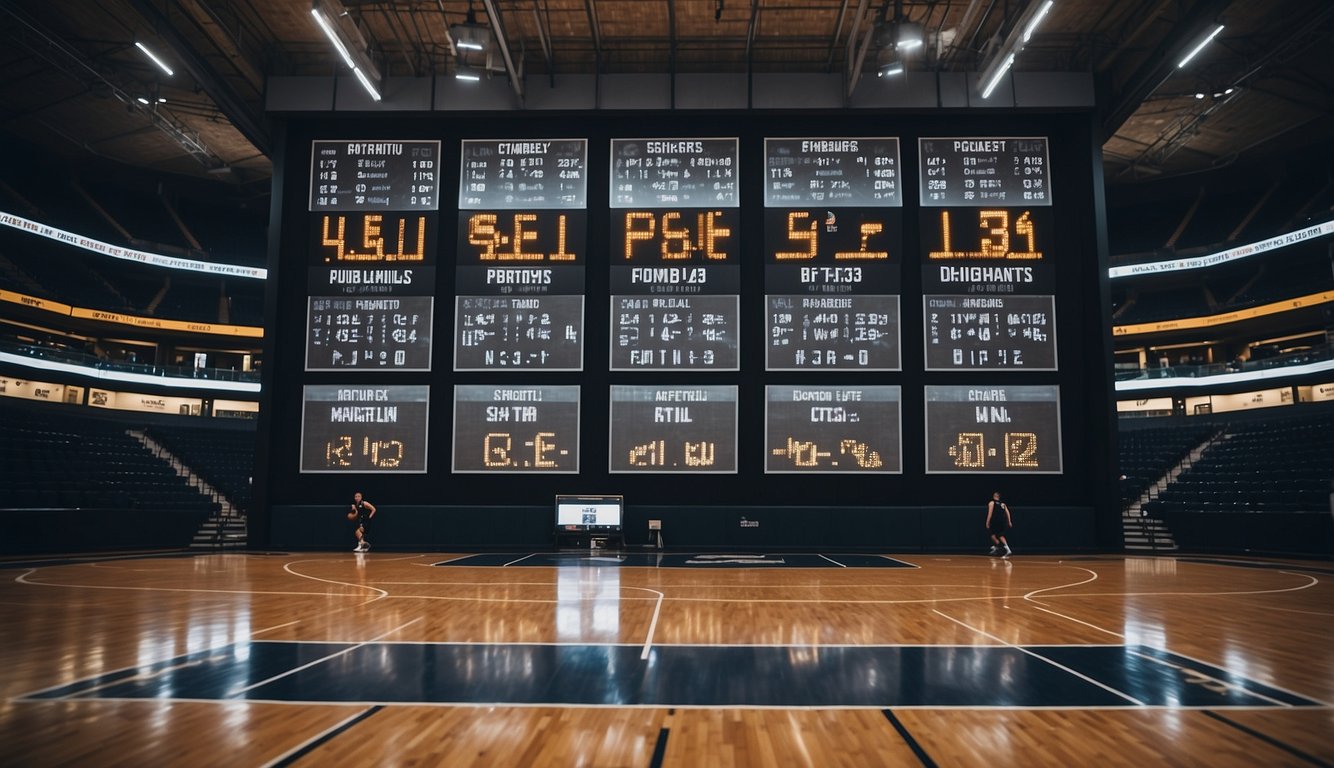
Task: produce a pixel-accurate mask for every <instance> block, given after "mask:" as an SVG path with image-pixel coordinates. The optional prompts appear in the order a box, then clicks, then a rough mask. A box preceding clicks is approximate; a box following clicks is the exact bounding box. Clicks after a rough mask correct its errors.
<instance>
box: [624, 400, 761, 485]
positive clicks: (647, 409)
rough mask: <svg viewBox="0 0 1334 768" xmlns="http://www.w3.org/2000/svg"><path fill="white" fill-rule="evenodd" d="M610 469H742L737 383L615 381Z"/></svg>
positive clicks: (687, 471)
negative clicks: (672, 384)
mask: <svg viewBox="0 0 1334 768" xmlns="http://www.w3.org/2000/svg"><path fill="white" fill-rule="evenodd" d="M610 399H611V447H610V454H611V456H610V462H609V463H610V471H611V472H612V473H618V472H627V473H628V472H640V473H671V474H678V473H680V474H716V473H735V472H736V471H737V461H736V459H737V387H735V386H729V385H706V386H685V387H659V386H640V385H627V384H613V385H612V387H611V398H610Z"/></svg>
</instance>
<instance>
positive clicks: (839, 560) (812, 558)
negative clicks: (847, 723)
mask: <svg viewBox="0 0 1334 768" xmlns="http://www.w3.org/2000/svg"><path fill="white" fill-rule="evenodd" d="M435 565H444V566H465V567H471V568H514V567H520V566H523V567H529V568H531V567H545V568H551V567H560V566H598V567H615V566H623V567H629V568H916V567H917V566H915V565H913V564H912V563H905V562H903V561H902V560H895V559H894V558H892V557H886V556H885V555H844V554H838V555H818V554H809V553H798V554H772V553H770V554H759V553H706V554H693V555H692V554H663V553H655V552H605V553H592V552H538V553H534V554H524V553H514V552H511V553H496V552H492V553H487V554H483V555H467V556H464V557H460V558H456V559H453V560H446V561H443V562H439V563H435Z"/></svg>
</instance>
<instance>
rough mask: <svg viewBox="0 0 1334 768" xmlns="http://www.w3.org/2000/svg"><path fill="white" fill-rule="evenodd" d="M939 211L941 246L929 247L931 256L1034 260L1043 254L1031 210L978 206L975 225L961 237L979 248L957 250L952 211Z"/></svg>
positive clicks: (934, 257) (970, 245)
mask: <svg viewBox="0 0 1334 768" xmlns="http://www.w3.org/2000/svg"><path fill="white" fill-rule="evenodd" d="M938 215H939V217H940V226H939V229H938V233H939V235H940V240H939V241H938V242H939V243H940V247H939V248H938V249H936V250H929V251H927V258H928V259H932V260H938V259H978V260H989V259H1006V260H1012V261H1032V260H1037V259H1041V258H1042V251H1040V250H1038V249H1037V232H1036V231H1035V229H1034V224H1033V218H1032V214H1031V213H1030V212H1029V211H1024V210H1015V211H1008V210H1004V209H987V208H983V209H979V210H978V211H977V227H976V229H973V228H972V226H971V224H970V225H969V228H968V229H967V230H966V235H965V231H961V232H960V234H961V235H965V236H961V237H960V238H959V240H961V241H966V242H967V243H968V244H967V245H965V246H964V248H971V247H972V243H973V242H977V248H976V250H956V249H955V248H954V244H955V243H956V239H955V230H954V225H953V219H952V217H951V215H950V211H948V210H944V211H940V212H939V214H938ZM965 220H966V219H965Z"/></svg>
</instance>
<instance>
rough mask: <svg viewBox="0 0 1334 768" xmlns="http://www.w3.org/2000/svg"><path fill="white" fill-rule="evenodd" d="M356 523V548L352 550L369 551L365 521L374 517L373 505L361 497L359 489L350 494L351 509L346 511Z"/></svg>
mask: <svg viewBox="0 0 1334 768" xmlns="http://www.w3.org/2000/svg"><path fill="white" fill-rule="evenodd" d="M348 517H349V518H351V519H352V520H353V521H354V522H356V524H357V529H356V534H357V548H356V549H354V550H352V551H353V552H369V551H371V543H370V542H369V541H367V540H366V521H368V520H370V519H371V518H373V517H375V505H374V504H372V503H370V502H369V501H366V500H365V499H363V498H361V491H357V492H356V493H354V494H352V511H351V512H349V513H348Z"/></svg>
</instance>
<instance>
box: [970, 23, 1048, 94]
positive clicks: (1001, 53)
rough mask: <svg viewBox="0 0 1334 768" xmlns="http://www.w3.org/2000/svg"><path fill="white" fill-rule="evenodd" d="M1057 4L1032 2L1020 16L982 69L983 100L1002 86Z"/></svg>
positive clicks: (980, 79)
mask: <svg viewBox="0 0 1334 768" xmlns="http://www.w3.org/2000/svg"><path fill="white" fill-rule="evenodd" d="M1055 4H1056V2H1055V0H1032V2H1030V3H1029V4H1028V7H1027V8H1025V9H1024V12H1023V13H1022V14H1020V16H1019V18H1018V19H1017V20H1016V22H1015V24H1014V26H1013V27H1011V28H1010V34H1009V35H1007V36H1006V38H1005V41H1004V42H1002V43H1001V44H1000V45H998V46H996V48H995V49H994V50H993V51H992V53H991V55H990V56H989V57H987V61H986V64H985V65H984V66H983V67H982V74H981V76H980V77H979V78H978V83H979V84H981V88H982V98H984V99H986V98H990V97H991V94H992V92H993V91H995V90H996V86H998V85H1000V82H1001V79H1002V78H1003V77H1005V73H1006V72H1009V71H1010V67H1013V66H1014V61H1015V58H1016V57H1017V56H1018V55H1019V53H1020V52H1021V51H1023V50H1024V46H1025V45H1027V44H1028V41H1029V40H1031V39H1033V33H1035V32H1036V31H1037V28H1038V25H1039V24H1041V23H1042V20H1043V19H1045V18H1047V14H1048V13H1050V12H1051V9H1052V7H1053V6H1054V5H1055Z"/></svg>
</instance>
